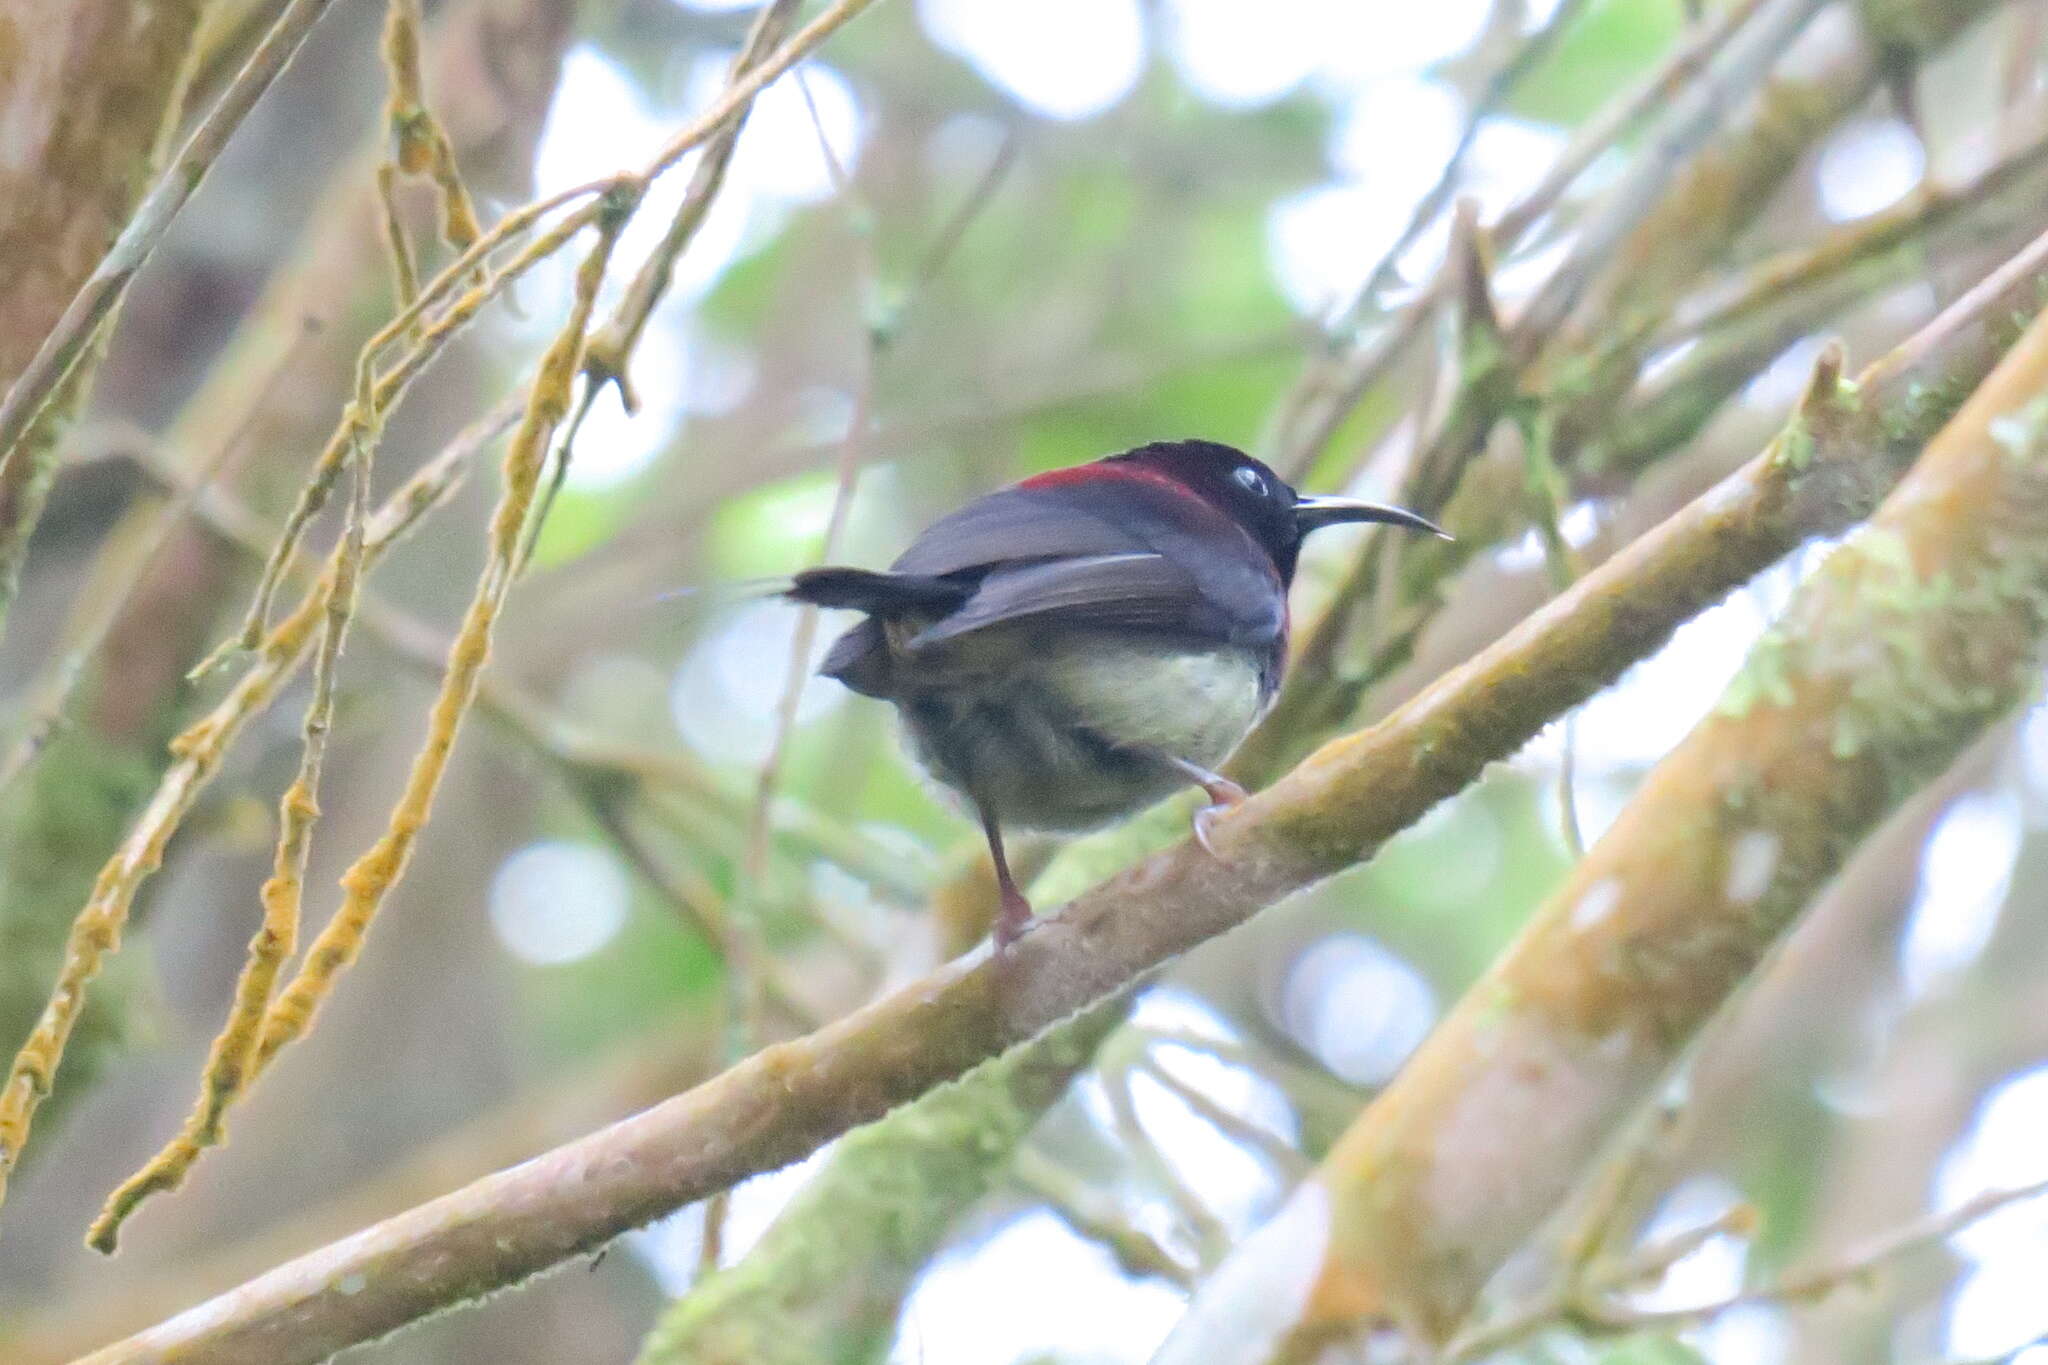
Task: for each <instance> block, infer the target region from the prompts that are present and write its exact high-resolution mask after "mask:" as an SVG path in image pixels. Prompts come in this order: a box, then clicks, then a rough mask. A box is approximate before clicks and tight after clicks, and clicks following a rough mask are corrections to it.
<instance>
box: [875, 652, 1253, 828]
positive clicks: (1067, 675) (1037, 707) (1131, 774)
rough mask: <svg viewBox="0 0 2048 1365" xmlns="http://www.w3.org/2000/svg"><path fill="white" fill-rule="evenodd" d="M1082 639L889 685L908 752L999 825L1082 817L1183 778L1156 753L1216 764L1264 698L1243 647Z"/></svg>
mask: <svg viewBox="0 0 2048 1365" xmlns="http://www.w3.org/2000/svg"><path fill="white" fill-rule="evenodd" d="M1085 644H1086V646H1087V647H1086V648H1085V649H1084V648H1080V647H1077V645H1076V644H1074V643H1060V644H1055V645H1050V646H1049V647H1047V648H1046V649H1044V650H1042V651H1037V652H1032V653H1029V654H1025V655H1021V656H1015V657H1013V658H1011V659H1010V660H1009V661H1008V664H1009V666H1008V667H1007V668H1006V669H1005V670H1004V671H1003V672H1002V673H1001V674H998V675H995V676H993V677H990V676H982V677H977V678H975V679H973V681H972V685H962V686H936V687H932V688H929V689H925V690H920V691H919V692H917V693H915V694H913V695H908V696H902V697H899V698H897V704H898V706H899V707H900V708H901V710H902V714H903V719H904V724H905V726H906V728H907V729H908V730H909V732H910V737H911V741H912V745H913V747H914V749H915V750H916V752H917V755H918V758H919V759H920V761H922V762H923V763H924V765H925V766H926V767H927V768H928V769H929V770H930V771H931V773H932V775H933V776H934V777H936V778H937V779H938V780H939V781H941V782H943V783H945V784H946V785H947V786H949V787H952V788H954V789H955V790H956V791H959V792H961V793H962V794H964V795H967V796H969V797H971V798H973V799H976V800H979V801H981V802H983V803H985V804H986V805H988V806H989V807H990V808H991V809H992V811H993V813H994V814H995V816H996V817H997V818H998V819H999V820H1001V821H1002V822H1003V823H1005V824H1007V825H1012V826H1023V827H1029V828H1036V829H1059V830H1076V829H1089V828H1092V827H1094V826H1096V825H1100V824H1104V823H1106V822H1108V821H1110V820H1114V819H1117V818H1118V817H1120V816H1123V815H1127V814H1129V813H1130V812H1132V811H1135V810H1138V809H1141V808H1142V807H1145V806H1148V805H1150V804H1152V803H1153V802H1154V801H1157V800H1159V799H1160V798H1161V797H1163V796H1166V795H1168V794H1169V793H1171V792H1173V791H1175V790H1178V789H1180V788H1183V787H1185V786H1187V785H1188V779H1187V777H1186V776H1185V775H1184V774H1182V773H1180V772H1178V771H1176V770H1175V769H1174V768H1173V767H1172V766H1170V765H1169V764H1167V763H1166V762H1164V761H1163V759H1164V757H1165V756H1172V757H1175V758H1180V759H1184V760H1186V761H1187V762H1190V763H1194V764H1197V765H1199V766H1201V767H1204V768H1212V769H1213V768H1215V767H1216V766H1217V765H1218V764H1220V763H1221V762H1222V761H1223V759H1224V757H1225V756H1226V755H1228V754H1229V753H1230V751H1231V750H1232V749H1234V748H1236V747H1237V743H1238V741H1239V740H1241V739H1243V738H1244V734H1245V732H1246V731H1247V730H1249V729H1250V728H1251V726H1252V722H1253V721H1255V720H1257V719H1258V716H1259V711H1260V709H1261V707H1262V706H1263V704H1264V696H1263V694H1262V692H1261V689H1260V685H1259V668H1258V663H1257V661H1256V660H1254V659H1253V658H1252V657H1250V656H1249V655H1247V654H1245V653H1243V652H1242V651H1239V650H1231V649H1225V650H1218V651H1215V652H1209V653H1188V652H1185V651H1182V650H1173V649H1169V648H1166V647H1163V646H1156V645H1150V644H1146V643H1142V642H1140V643H1119V642H1109V641H1104V640H1102V639H1101V638H1100V637H1096V638H1094V639H1092V640H1088V641H1086V642H1085ZM959 681H961V682H965V681H966V680H964V679H962V680H959Z"/></svg>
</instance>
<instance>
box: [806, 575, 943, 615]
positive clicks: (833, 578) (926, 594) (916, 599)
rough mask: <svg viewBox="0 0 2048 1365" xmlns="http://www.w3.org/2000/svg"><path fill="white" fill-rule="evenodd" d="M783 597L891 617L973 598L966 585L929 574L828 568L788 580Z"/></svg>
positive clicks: (939, 607)
mask: <svg viewBox="0 0 2048 1365" xmlns="http://www.w3.org/2000/svg"><path fill="white" fill-rule="evenodd" d="M783 595H784V596H785V597H788V598H790V599H792V600H793V601H797V602H808V603H810V604H811V605H812V606H817V607H851V608H853V609H854V610H856V611H865V612H876V613H880V614H882V615H885V616H886V615H890V614H892V613H895V612H909V611H934V610H936V611H947V610H950V609H952V608H954V607H957V606H959V605H960V604H961V603H962V602H964V601H966V600H967V599H968V598H969V597H970V596H972V595H973V589H972V587H970V586H969V585H967V584H964V583H956V582H954V581H953V580H951V579H947V578H935V577H933V576H931V575H930V574H912V573H876V572H875V571H873V570H871V569H848V568H841V567H838V566H836V565H827V566H826V567H824V568H822V569H806V570H804V571H803V572H802V573H800V574H798V575H797V576H796V577H795V578H793V579H791V580H790V581H789V586H788V587H787V588H785V589H783Z"/></svg>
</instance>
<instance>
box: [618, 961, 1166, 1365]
mask: <svg viewBox="0 0 2048 1365" xmlns="http://www.w3.org/2000/svg"><path fill="white" fill-rule="evenodd" d="M1126 1004H1127V998H1126V997H1118V998H1117V999H1114V1000H1111V1001H1108V1002H1105V1003H1104V1004H1101V1005H1098V1006H1096V1007H1095V1008H1094V1009H1091V1010H1089V1011H1088V1012H1087V1013H1085V1014H1081V1015H1077V1016H1076V1017H1074V1018H1073V1019H1070V1020H1067V1021H1066V1022H1064V1023H1062V1024H1061V1025H1060V1026H1059V1027H1058V1028H1056V1029H1054V1030H1053V1031H1052V1032H1051V1033H1049V1034H1047V1035H1046V1037H1045V1038H1043V1039H1041V1040H1040V1041H1039V1042H1038V1043H1036V1044H1034V1045H1033V1046H1031V1047H1029V1048H1021V1049H1018V1050H1017V1051H1014V1052H1011V1053H1008V1054H1006V1055H1004V1056H1002V1057H999V1058H997V1059H995V1060H994V1061H991V1062H987V1063H984V1064H983V1065H982V1066H981V1067H980V1068H979V1069H977V1070H975V1071H974V1072H972V1073H970V1074H969V1075H968V1076H966V1077H964V1078H963V1079H962V1080H961V1082H960V1083H959V1084H957V1085H947V1086H941V1087H939V1088H938V1089H936V1090H933V1091H932V1092H931V1093H930V1094H928V1095H926V1096H924V1098H922V1099H920V1100H918V1101H917V1102H916V1103H915V1104H911V1105H907V1106H905V1107H904V1108H902V1109H899V1110H897V1111H896V1112H895V1113H893V1114H891V1115H889V1117H888V1118H886V1119H884V1120H883V1121H882V1122H880V1123H877V1124H873V1125H871V1126H870V1127H867V1128H864V1129H862V1130H861V1131H860V1132H858V1133H855V1134H854V1135H853V1136H851V1137H849V1138H848V1139H847V1140H846V1141H845V1143H844V1144H842V1145H841V1146H840V1148H839V1149H838V1150H837V1151H836V1152H834V1153H833V1155H832V1159H831V1161H830V1162H829V1163H827V1165H826V1166H825V1169H824V1170H822V1171H820V1172H819V1173H818V1174H817V1175H816V1176H814V1177H813V1178H812V1179H811V1181H810V1182H809V1183H808V1184H806V1185H805V1186H804V1189H803V1192H802V1193H801V1194H799V1195H798V1196H797V1197H796V1199H795V1200H794V1201H793V1202H792V1203H791V1204H790V1206H789V1207H788V1208H787V1209H785V1210H783V1212H782V1215H781V1216H780V1217H779V1218H777V1219H776V1221H775V1224H774V1226H772V1227H771V1228H769V1230H768V1231H767V1233H766V1234H765V1235H764V1236H763V1237H762V1239H761V1241H760V1243H759V1244H758V1245H757V1246H755V1247H754V1249H753V1250H751V1251H749V1252H748V1253H747V1255H746V1257H745V1258H744V1259H742V1260H741V1261H740V1262H739V1263H738V1264H737V1265H734V1266H733V1267H731V1268H730V1269H728V1270H725V1271H722V1272H720V1273H718V1274H717V1275H714V1276H713V1277H711V1278H710V1279H708V1280H706V1281H705V1282H704V1283H703V1284H702V1285H700V1286H698V1287H696V1288H694V1289H692V1290H691V1291H690V1293H689V1294H688V1295H686V1296H685V1297H684V1298H683V1299H681V1300H680V1301H679V1302H677V1304H676V1305H675V1306H674V1307H673V1308H671V1309H670V1310H669V1311H668V1313H667V1314H666V1315H665V1316H664V1317H663V1318H662V1320H661V1322H660V1323H659V1324H658V1325H657V1326H656V1327H655V1329H654V1331H653V1333H652V1334H651V1335H649V1337H648V1338H647V1342H646V1345H645V1346H644V1347H643V1348H642V1350H641V1353H640V1365H815V1362H819V1361H828V1360H829V1361H833V1362H837V1363H838V1365H861V1362H872V1361H879V1360H881V1359H882V1357H883V1356H884V1354H885V1353H886V1352H887V1350H888V1347H889V1343H890V1341H891V1339H892V1338H893V1336H894V1334H895V1328H896V1319H897V1315H898V1312H899V1311H900V1309H901V1307H902V1301H903V1296H904V1294H905V1293H906V1292H907V1291H908V1290H909V1288H910V1286H911V1284H912V1283H913V1282H914V1281H915V1280H916V1279H917V1276H918V1273H919V1272H920V1271H922V1270H923V1269H924V1265H925V1262H926V1261H928V1260H930V1259H931V1256H932V1254H933V1253H934V1252H936V1251H937V1250H938V1249H939V1245H940V1243H941V1242H942V1241H943V1240H944V1238H945V1236H946V1233H947V1231H948V1230H949V1229H951V1227H952V1226H953V1224H954V1222H955V1220H957V1219H958V1218H959V1216H960V1214H961V1213H962V1211H964V1210H965V1209H966V1208H968V1207H969V1206H970V1205H971V1204H973V1202H974V1201H975V1200H976V1199H978V1198H980V1197H981V1196H982V1195H983V1194H985V1193H987V1191H988V1190H989V1188H990V1186H991V1185H992V1184H994V1182H995V1181H996V1180H997V1179H998V1178H999V1177H1000V1176H1001V1175H1002V1173H1003V1171H1004V1170H1005V1169H1006V1168H1007V1167H1008V1165H1009V1162H1010V1158H1011V1156H1012V1154H1013V1153H1014V1152H1015V1151H1016V1149H1017V1145H1018V1143H1020V1142H1022V1141H1023V1139H1024V1138H1025V1136H1026V1135H1027V1134H1028V1133H1029V1132H1030V1131H1031V1128H1032V1125H1033V1124H1035V1123H1036V1122H1037V1121H1038V1118H1039V1116H1040V1115H1041V1114H1043V1113H1044V1112H1045V1110H1046V1109H1047V1108H1048V1107H1050V1106H1051V1105H1052V1103H1053V1101H1055V1100H1057V1099H1058V1098H1059V1097H1060V1095H1061V1094H1062V1093H1064V1092H1065V1090H1066V1088H1067V1083H1068V1082H1069V1081H1071V1080H1072V1079H1073V1077H1074V1074H1075V1073H1076V1072H1077V1071H1079V1070H1080V1069H1081V1068H1083V1067H1085V1066H1087V1065H1088V1062H1089V1059H1090V1058H1092V1057H1093V1056H1094V1055H1095V1048H1096V1045H1097V1044H1098V1043H1100V1042H1101V1041H1102V1039H1103V1038H1104V1037H1106V1036H1107V1035H1108V1034H1109V1032H1110V1031H1111V1030H1112V1029H1114V1028H1115V1027H1116V1026H1117V1025H1118V1024H1119V1023H1120V1022H1122V1020H1123V1017H1124V1013H1125V1007H1126Z"/></svg>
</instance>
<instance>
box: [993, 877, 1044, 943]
mask: <svg viewBox="0 0 2048 1365" xmlns="http://www.w3.org/2000/svg"><path fill="white" fill-rule="evenodd" d="M1036 922H1037V921H1036V920H1034V919H1033V918H1032V916H1031V902H1030V901H1028V900H1025V899H1024V896H1023V894H1022V893H1021V892H1018V891H1016V890H1014V889H1011V888H1005V889H1004V891H1003V900H1002V905H1001V907H1000V908H999V909H998V910H997V911H996V927H995V940H996V951H997V952H998V953H1001V952H1003V951H1004V950H1005V949H1007V948H1008V947H1009V946H1010V945H1011V944H1012V943H1015V942H1016V941H1017V940H1018V939H1020V938H1022V937H1023V936H1024V935H1025V933H1026V932H1028V931H1029V930H1030V929H1031V927H1032V926H1033V925H1034V924H1035V923H1036Z"/></svg>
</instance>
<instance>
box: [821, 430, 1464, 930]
mask: <svg viewBox="0 0 2048 1365" xmlns="http://www.w3.org/2000/svg"><path fill="white" fill-rule="evenodd" d="M1355 521H1379V522H1388V523H1391V524H1393V525H1396V526H1406V527H1412V528H1414V529H1416V530H1422V531H1433V532H1435V533H1436V534H1438V535H1442V534H1443V532H1442V531H1440V530H1438V529H1437V527H1435V526H1434V525H1432V524H1431V523H1430V522H1428V521H1426V520H1424V519H1423V518H1422V517H1420V516H1417V515H1416V514H1415V513H1413V512H1408V511H1403V510H1402V509H1400V508H1398V507H1383V506H1380V505H1378V504H1376V503H1369V502H1357V501H1353V500H1351V499H1348V498H1325V497H1306V496H1303V495H1301V494H1298V493H1296V492H1295V491H1294V490H1293V489H1292V488H1290V487H1288V486H1287V484H1286V483H1285V482H1283V481H1282V480H1281V479H1280V477H1279V476H1278V475H1276V474H1275V473H1274V472H1273V471H1272V470H1271V469H1269V468H1267V467H1266V466H1265V465H1263V464H1261V463H1260V462H1259V461H1257V460H1255V459H1253V458H1252V457H1251V456H1249V455H1247V454H1245V453H1244V452H1243V451H1240V450H1234V449H1232V448H1231V447H1229V446H1226V445H1219V444H1217V443H1216V442H1213V441H1161V442H1156V443H1154V444H1152V445H1144V446H1139V447H1138V448H1137V449H1135V450H1127V451H1125V452H1123V453H1122V454H1120V455H1111V456H1109V457H1107V458H1105V459H1101V460H1096V461H1094V462H1093V463H1091V464H1083V465H1076V466H1074V467H1073V468H1071V469H1056V470H1053V471H1051V472H1050V473H1045V474H1040V475H1038V476H1036V477H1034V478H1029V479H1026V480H1024V481H1023V482H1022V483H1018V484H1014V485H1012V486H1010V487H1008V488H1004V489H999V490H998V491H996V492H994V493H990V494H988V495H987V496H986V497H981V498H977V499H975V500H974V501H973V502H970V503H968V504H967V505H966V506H964V507H962V508H961V509H960V510H959V511H957V512H954V513H953V514H952V515H950V516H947V517H944V518H942V519H940V520H939V521H938V522H936V523H935V524H934V525H933V526H932V527H931V528H930V529H929V530H927V531H925V532H924V534H923V535H920V536H919V537H918V538H917V539H916V540H915V541H913V542H912V543H911V546H910V548H909V549H907V550H905V551H904V552H903V554H902V555H901V556H900V557H899V558H898V559H897V560H896V562H895V564H893V565H892V566H891V567H890V569H889V571H888V572H887V573H875V572H871V571H869V570H866V569H852V568H839V567H827V568H819V569H812V570H810V571H808V572H805V573H801V574H798V575H797V576H796V578H795V580H794V581H793V583H792V585H791V587H790V588H789V589H788V593H787V595H788V596H790V597H792V598H794V599H796V600H797V601H800V602H809V603H813V604H815V605H817V606H821V607H850V608H853V609H854V610H856V611H861V612H865V613H866V614H867V615H866V619H864V620H862V621H861V622H860V623H859V624H858V625H856V626H854V627H853V628H852V629H851V630H849V631H847V632H846V634H844V635H843V636H841V637H840V638H839V640H838V642H837V643H836V644H834V645H833V646H832V650H831V652H830V653H829V654H827V655H826V657H825V662H824V664H823V666H822V667H821V668H820V670H819V671H820V672H821V673H823V674H825V675H826V676H827V677H831V678H837V679H838V680H839V681H840V682H842V683H844V684H846V685H847V686H848V687H850V688H852V689H853V690H854V691H856V692H861V693H865V694H866V695H868V696H871V697H880V698H881V699H882V700H884V701H888V702H893V703H894V704H895V706H896V708H897V710H898V711H899V712H900V713H901V715H902V718H903V721H904V724H905V728H906V729H907V730H908V732H909V736H910V741H911V744H912V747H913V748H914V750H915V752H916V755H917V757H918V759H919V760H920V761H921V762H922V763H923V764H924V766H925V767H926V768H927V769H928V770H929V771H930V772H931V773H932V775H933V776H934V777H936V778H937V779H938V780H939V781H940V782H942V783H944V784H945V785H946V786H948V787H951V788H952V789H953V790H954V791H956V792H958V793H960V795H961V796H963V797H965V798H966V800H967V801H968V803H969V804H970V805H972V806H973V808H974V810H975V813H976V814H977V815H978V816H979V817H980V819H981V826H982V830H983V832H984V833H985V834H986V835H987V837H988V847H989V853H990V855H991V856H992V857H993V859H994V861H995V870H996V880H997V883H998V885H999V886H1000V887H1001V891H1002V910H1001V914H1000V915H999V917H998V918H997V920H996V926H995V939H996V946H997V947H998V949H1001V948H1003V947H1005V946H1007V945H1008V944H1009V943H1010V942H1012V941H1013V940H1014V939H1015V938H1016V937H1017V936H1018V935H1019V934H1020V933H1022V932H1023V930H1024V928H1025V927H1026V926H1027V925H1028V924H1029V922H1030V918H1031V907H1030V905H1029V904H1028V903H1027V902H1026V901H1025V899H1024V895H1023V893H1022V892H1020V891H1019V890H1018V889H1017V884H1016V881H1015V880H1014V879H1013V878H1012V877H1011V875H1010V866H1009V862H1008V860H1007V859H1006V857H1005V856H1004V852H1003V833H1002V832H1003V829H1004V828H1005V827H1010V828H1020V827H1021V828H1032V829H1047V830H1082V829H1089V828H1093V827H1095V826H1098V825H1101V824H1105V823H1107V822H1109V821H1111V820H1114V819H1116V818H1117V817H1119V816H1122V815H1127V814H1129V813H1131V812H1132V811H1135V810H1138V809H1139V808H1141V807H1143V806H1147V805H1150V804H1151V803H1152V802H1154V801H1156V800H1158V799H1159V798H1161V797H1163V796H1165V795H1167V794H1168V793H1169V792H1171V791H1172V790H1173V789H1174V788H1176V787H1179V786H1186V785H1189V784H1192V785H1195V786H1199V787H1201V788H1202V789H1203V791H1204V792H1206V793H1207V794H1208V797H1209V802H1210V804H1209V805H1208V806H1206V807H1204V808H1203V809H1202V810H1201V811H1200V812H1198V813H1197V814H1196V816H1195V835H1196V837H1197V838H1198V839H1200V840H1201V841H1202V844H1203V846H1204V847H1205V848H1206V847H1208V844H1209V830H1210V826H1211V824H1212V822H1213V821H1214V820H1215V818H1216V816H1217V815H1218V814H1219V813H1220V812H1221V811H1223V810H1226V809H1228V808H1229V807H1231V806H1233V805H1235V804H1236V803H1237V802H1239V801H1242V800H1243V799H1244V795H1245V793H1244V790H1243V788H1241V787H1239V786H1238V785H1237V784H1236V783H1234V782H1231V781H1230V780H1229V779H1228V778H1225V777H1222V776H1220V775H1219V774H1218V773H1217V772H1216V771H1215V769H1216V768H1217V766H1218V765H1220V764H1221V763H1222V762H1223V760H1224V758H1225V757H1226V756H1227V755H1228V754H1229V753H1230V751H1231V750H1232V749H1234V748H1236V747H1237V744H1238V741H1239V740H1241V739H1243V738H1244V735H1245V732H1246V731H1248V730H1250V729H1251V726H1252V722H1253V721H1255V720H1257V719H1258V717H1259V715H1260V713H1261V712H1262V711H1263V710H1264V709H1265V707H1266V704H1267V703H1268V702H1269V701H1271V700H1272V697H1273V692H1274V689H1275V688H1276V687H1278V686H1279V683H1280V673H1281V669H1282V668H1283V667H1284V666H1285V664H1286V655H1287V589H1288V585H1289V584H1290V583H1291V582H1292V581H1293V579H1294V565H1295V557H1296V555H1297V554H1298V552H1299V551H1300V549H1301V542H1302V539H1303V537H1305V536H1306V535H1307V534H1308V533H1309V532H1311V531H1313V530H1315V529H1317V528H1318V527H1322V526H1334V525H1337V524H1339V523H1342V522H1355Z"/></svg>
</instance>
